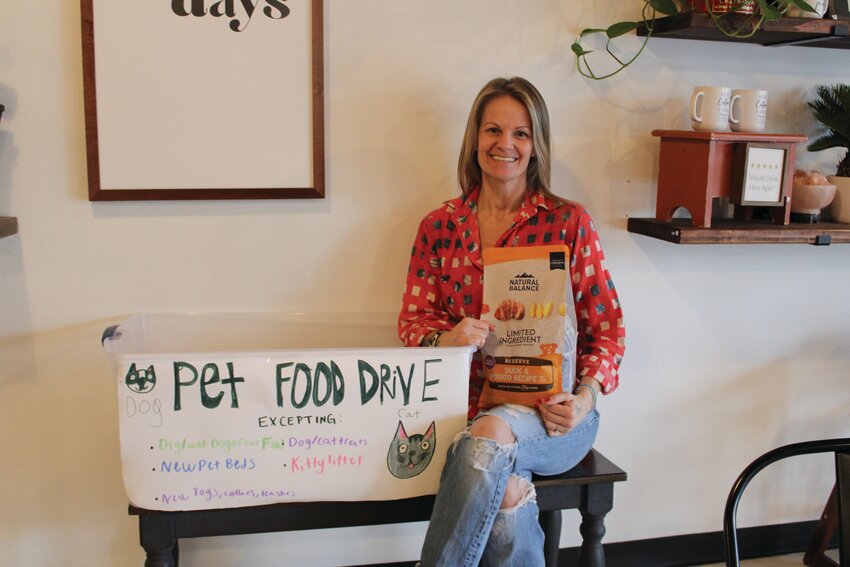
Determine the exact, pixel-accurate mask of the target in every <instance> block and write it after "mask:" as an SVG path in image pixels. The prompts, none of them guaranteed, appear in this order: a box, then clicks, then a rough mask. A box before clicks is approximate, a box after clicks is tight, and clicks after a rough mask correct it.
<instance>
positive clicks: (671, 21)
mask: <svg viewBox="0 0 850 567" xmlns="http://www.w3.org/2000/svg"><path fill="white" fill-rule="evenodd" d="M723 18H724V20H726V19H727V18H728V27H729V28H730V29H734V28H735V27H736V25H737V26H739V25H741V23H742V22H744V19H745V18H746V16H743V15H739V14H728V15H726V16H723ZM848 27H850V22H848V21H843V20H831V19H812V18H780V19H778V20H774V21H772V22H764V23H763V24H762V27H761V29H759V30H758V31H757V32H756V33H755V34H753V36H752V37H748V38H730V37H728V36H726V35H724V34H723V32H721V31H720V30H719V29H717V26H716V25H715V23H714V20H712V19H711V16H709V15H708V14H695V13H693V12H687V13H685V14H682V15H680V16H670V17H667V18H659V19H658V20H656V21H655V26H654V30H653V32H652V35H653V37H666V38H671V39H697V40H704V41H729V42H741V43H755V44H758V45H764V46H769V47H778V46H783V45H803V46H806V47H826V48H832V49H850V33H848ZM637 34H638V35H640V36H645V35H646V34H647V29H646V27H645V26H644V27H641V28H638V30H637Z"/></svg>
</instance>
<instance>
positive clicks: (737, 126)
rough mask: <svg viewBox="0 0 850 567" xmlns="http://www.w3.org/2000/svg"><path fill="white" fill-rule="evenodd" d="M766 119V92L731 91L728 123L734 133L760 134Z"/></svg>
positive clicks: (754, 90)
mask: <svg viewBox="0 0 850 567" xmlns="http://www.w3.org/2000/svg"><path fill="white" fill-rule="evenodd" d="M766 118H767V91H760V90H756V89H747V90H736V91H732V102H730V103H729V123H730V127H731V128H732V130H733V131H734V132H761V131H762V130H764V122H765V119H766Z"/></svg>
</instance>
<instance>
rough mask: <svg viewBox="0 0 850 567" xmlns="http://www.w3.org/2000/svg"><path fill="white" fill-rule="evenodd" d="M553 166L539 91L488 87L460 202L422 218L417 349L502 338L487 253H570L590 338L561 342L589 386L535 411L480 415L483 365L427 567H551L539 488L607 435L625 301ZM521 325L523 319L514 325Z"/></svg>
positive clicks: (407, 298) (516, 311)
mask: <svg viewBox="0 0 850 567" xmlns="http://www.w3.org/2000/svg"><path fill="white" fill-rule="evenodd" d="M550 155H551V150H550V135H549V115H548V111H547V110H546V104H545V103H544V101H543V98H542V97H541V96H540V93H539V92H538V91H537V89H536V88H535V87H534V86H533V85H532V84H531V83H529V82H528V81H527V80H525V79H522V78H519V77H514V78H511V79H494V80H492V81H490V82H489V83H487V85H485V86H484V88H483V89H482V90H481V92H479V94H478V96H477V97H476V99H475V101H474V102H473V104H472V109H471V111H470V113H469V119H468V121H467V126H466V131H465V135H464V140H463V143H462V145H461V152H460V157H459V160H458V182H459V184H460V189H461V192H462V193H463V194H462V196H460V197H458V198H456V199H452V200H451V201H447V202H446V203H444V204H443V206H442V207H440V208H439V209H437V210H435V211H433V212H431V213H430V214H429V215H427V216H426V217H425V219H424V220H423V221H422V223H421V224H420V226H419V234H418V235H417V238H416V240H415V242H414V245H413V252H412V255H411V260H410V268H409V270H408V277H407V286H406V288H405V293H404V297H403V305H402V309H401V313H400V315H399V335H400V336H401V338H402V340H403V341H404V342H405V344H406V345H408V346H438V345H439V346H468V345H474V346H478V347H481V346H482V345H483V344H484V342H485V340H486V339H487V338H488V336H489V335H490V334H491V332H492V331H493V327H491V325H490V323H488V322H486V321H483V320H482V319H481V315H482V313H484V312H485V311H486V306H485V305H484V304H483V299H482V297H483V271H484V266H483V262H482V252H483V251H484V250H487V249H489V248H500V247H520V246H539V245H544V244H551V245H566V246H567V247H568V248H569V250H570V252H571V258H570V263H569V270H570V274H569V278H568V279H567V281H568V282H570V283H569V284H568V287H571V288H572V289H568V290H566V291H567V297H571V298H572V299H573V300H574V301H575V307H576V309H575V312H576V313H579V314H580V316H579V323H578V327H577V328H581V329H583V330H584V333H583V334H582V335H581V336H580V337H579V338H578V341H576V339H575V335H574V334H571V335H569V336H567V335H566V333H565V335H564V338H563V341H564V343H567V342H569V343H571V344H572V349H571V350H572V351H573V352H579V353H581V354H580V356H578V357H577V360H576V361H575V362H576V368H577V369H578V372H576V373H575V374H574V375H573V372H572V368H570V371H569V374H568V377H567V378H566V381H567V384H568V391H564V392H561V393H554V392H553V391H547V392H546V395H547V396H548V397H547V398H545V399H543V400H542V401H540V402H539V403H538V404H537V405H536V406H535V407H524V406H517V405H498V406H495V407H488V405H487V404H486V403H482V398H481V391H482V387H483V378H482V372H481V371H482V368H483V367H482V364H483V363H484V361H482V360H481V358H480V356H479V357H477V358H476V360H474V361H473V363H472V368H471V369H470V377H469V414H468V417H469V418H470V419H471V420H473V421H472V422H471V425H470V426H469V428H468V429H467V430H466V431H465V432H463V433H462V434H461V435H458V436H457V437H456V438H455V441H454V443H453V446H452V447H451V448H450V449H449V451H448V455H447V457H446V464H445V468H444V470H443V476H442V483H441V485H440V490H439V492H438V494H437V498H436V501H435V504H434V511H433V514H432V516H431V522H430V525H429V527H428V533H427V534H426V537H425V544H424V547H423V550H422V565H423V566H425V567H427V566H430V565H452V566H455V565H470V566H471V565H478V564H479V563H480V564H482V565H529V566H542V565H543V532H542V531H541V529H540V526H539V524H538V522H537V512H538V511H537V503H536V499H535V493H534V486H533V485H532V483H531V475H532V474H544V475H552V474H558V473H561V472H563V471H566V470H568V469H570V468H571V467H573V466H574V465H575V464H576V463H578V462H579V461H580V460H581V459H582V458H583V457H584V456H585V455H586V454H587V452H588V451H589V450H590V448H591V446H592V445H593V441H594V439H595V437H596V431H597V428H598V424H599V414H598V412H597V411H596V407H595V406H596V403H595V402H596V395H597V393H598V392H604V393H610V392H612V391H613V390H614V389H615V388H616V386H617V369H618V366H619V363H620V358H621V356H622V353H623V342H622V341H623V335H624V332H623V326H622V312H621V310H620V305H619V301H618V299H617V295H616V292H615V291H614V285H613V283H612V281H611V277H610V275H609V274H608V271H607V269H606V268H605V264H604V258H603V254H602V249H601V245H600V244H599V239H598V236H597V234H596V229H595V227H594V226H593V223H592V222H591V220H590V217H589V216H588V215H587V213H586V212H585V211H584V209H583V208H582V207H581V206H580V205H578V204H576V203H570V202H567V201H565V200H563V199H561V198H559V197H557V196H556V195H554V194H553V193H552V192H551V189H550V186H551V185H550V177H551V175H550V172H551V165H550ZM565 265H566V262H562V263H561V269H564V267H565ZM550 269H552V268H551V265H550ZM565 279H566V278H565ZM524 311H525V308H524V306H522V305H512V306H511V309H510V313H509V315H510V316H511V317H515V318H520V314H521V313H524ZM543 346H545V345H543ZM574 358H576V357H574ZM482 534H484V535H483V537H482Z"/></svg>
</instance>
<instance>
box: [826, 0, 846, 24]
mask: <svg viewBox="0 0 850 567" xmlns="http://www.w3.org/2000/svg"><path fill="white" fill-rule="evenodd" d="M827 15H828V16H831V17H832V19H834V20H850V0H829V8H827Z"/></svg>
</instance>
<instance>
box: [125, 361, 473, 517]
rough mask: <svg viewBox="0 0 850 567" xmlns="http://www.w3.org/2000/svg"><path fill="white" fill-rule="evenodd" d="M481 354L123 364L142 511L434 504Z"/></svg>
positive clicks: (135, 499) (132, 493) (130, 451)
mask: <svg viewBox="0 0 850 567" xmlns="http://www.w3.org/2000/svg"><path fill="white" fill-rule="evenodd" d="M470 358H471V350H470V349H467V348H436V349H425V348H401V347H399V348H387V349H343V350H292V351H270V352H267V353H259V354H258V353H243V354H239V353H234V354H226V353H216V354H215V355H198V354H194V355H192V354H185V355H175V354H169V355H167V356H166V357H163V356H157V355H151V354H141V355H132V354H122V355H120V356H118V357H117V362H118V365H117V382H118V403H119V414H120V436H121V455H122V462H123V470H124V483H125V487H126V490H127V494H128V496H129V498H130V501H131V502H132V503H133V505H135V506H137V507H140V508H147V509H154V510H198V509H207V508H228V507H236V506H255V505H260V504H271V503H278V502H297V501H316V500H389V499H397V498H407V497H413V496H421V495H424V494H434V493H436V490H437V487H438V484H439V477H440V472H441V469H442V467H443V463H444V461H445V454H446V450H447V448H448V446H449V444H450V443H451V441H452V439H453V438H454V436H455V435H456V434H457V433H458V432H459V431H460V430H462V429H463V428H464V427H465V425H466V412H467V395H468V394H467V383H468V376H469V363H470Z"/></svg>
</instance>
